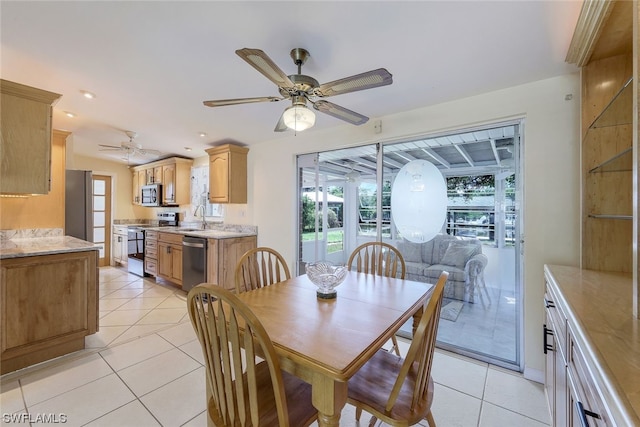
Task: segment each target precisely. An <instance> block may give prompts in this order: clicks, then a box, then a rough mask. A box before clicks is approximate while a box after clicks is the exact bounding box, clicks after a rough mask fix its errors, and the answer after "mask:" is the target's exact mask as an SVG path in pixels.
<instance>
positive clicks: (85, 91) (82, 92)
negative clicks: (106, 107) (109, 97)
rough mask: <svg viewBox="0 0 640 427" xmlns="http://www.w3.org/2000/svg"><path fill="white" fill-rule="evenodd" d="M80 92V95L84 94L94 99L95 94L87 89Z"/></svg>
mask: <svg viewBox="0 0 640 427" xmlns="http://www.w3.org/2000/svg"><path fill="white" fill-rule="evenodd" d="M80 93H81V94H82V96H84V97H85V98H87V99H94V98H95V97H96V96H95V94H93V93H91V92H89V91H87V90H81V91H80Z"/></svg>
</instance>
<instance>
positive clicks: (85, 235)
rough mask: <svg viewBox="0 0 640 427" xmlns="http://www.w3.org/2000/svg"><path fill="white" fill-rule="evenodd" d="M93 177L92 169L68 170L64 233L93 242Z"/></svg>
mask: <svg viewBox="0 0 640 427" xmlns="http://www.w3.org/2000/svg"><path fill="white" fill-rule="evenodd" d="M92 186H93V179H92V176H91V171H82V170H70V169H67V170H66V178H65V197H64V212H65V218H64V234H65V235H66V236H73V237H77V238H78V239H82V240H86V241H87V242H93V188H92Z"/></svg>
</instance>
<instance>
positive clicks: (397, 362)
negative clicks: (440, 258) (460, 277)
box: [347, 271, 449, 427]
mask: <svg viewBox="0 0 640 427" xmlns="http://www.w3.org/2000/svg"><path fill="white" fill-rule="evenodd" d="M448 277H449V273H448V272H446V271H443V272H442V274H440V278H439V279H438V282H437V283H436V286H435V289H434V291H433V294H432V295H431V299H429V303H428V304H427V307H426V309H425V311H424V313H423V315H422V319H421V320H420V323H419V324H418V328H417V329H416V332H415V334H414V336H413V340H412V342H411V346H410V347H409V351H408V352H407V356H406V357H405V358H404V359H402V358H400V357H398V356H396V355H395V354H393V353H391V352H388V351H385V350H379V351H378V352H377V353H376V354H375V355H374V356H373V357H372V358H371V359H370V360H369V361H367V363H365V365H364V366H363V367H362V368H360V370H359V371H358V372H357V373H356V374H355V375H354V376H353V377H351V379H350V380H349V384H348V390H349V391H348V395H347V401H348V402H349V403H351V404H352V405H354V406H355V407H356V419H357V420H360V415H361V414H362V410H365V411H367V412H369V413H371V414H372V415H373V417H372V418H371V421H370V422H369V426H373V425H374V424H375V422H376V420H378V419H379V420H382V421H383V422H385V423H387V424H389V425H392V426H411V425H414V424H417V423H419V422H420V421H421V420H423V419H425V418H426V419H427V421H428V423H429V426H431V427H435V425H436V423H435V420H434V419H433V415H432V414H431V403H432V402H433V379H432V378H431V366H432V364H433V352H434V350H435V346H436V334H437V332H438V321H439V319H440V309H441V307H442V295H443V291H444V285H445V282H446V281H447V278H448Z"/></svg>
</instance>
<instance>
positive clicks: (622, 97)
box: [589, 78, 633, 129]
mask: <svg viewBox="0 0 640 427" xmlns="http://www.w3.org/2000/svg"><path fill="white" fill-rule="evenodd" d="M632 81H633V78H630V79H629V80H627V82H626V83H625V84H624V85H623V86H622V88H621V89H620V90H619V91H618V93H616V94H615V96H614V97H613V99H612V100H611V102H609V104H608V105H607V106H606V107H605V108H604V110H602V113H600V115H599V116H598V117H596V119H595V120H594V121H593V123H591V126H589V129H597V128H604V127H609V126H618V125H628V124H631V122H632V120H633V117H632V110H633V108H632V101H633V99H632V97H631V96H632V95H633V90H632V89H633V85H632V84H631V82H632Z"/></svg>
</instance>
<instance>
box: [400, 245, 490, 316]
mask: <svg viewBox="0 0 640 427" xmlns="http://www.w3.org/2000/svg"><path fill="white" fill-rule="evenodd" d="M397 247H398V250H400V253H402V257H403V258H404V262H405V264H406V269H407V270H406V274H405V278H406V279H409V280H416V281H419V282H425V283H436V281H437V280H438V277H439V276H440V273H441V272H442V271H443V270H446V271H448V272H449V279H448V280H447V283H446V285H445V288H444V297H445V298H453V299H457V300H461V301H467V302H471V303H473V302H474V294H475V292H476V287H477V286H484V268H485V267H486V265H487V262H488V259H487V256H486V255H484V254H483V253H482V243H481V242H480V241H479V240H478V239H474V238H464V237H457V236H450V235H448V234H438V235H436V236H435V237H434V238H433V239H432V240H430V241H428V242H425V243H413V242H410V241H408V240H404V239H403V240H401V241H399V242H398V244H397Z"/></svg>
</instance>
